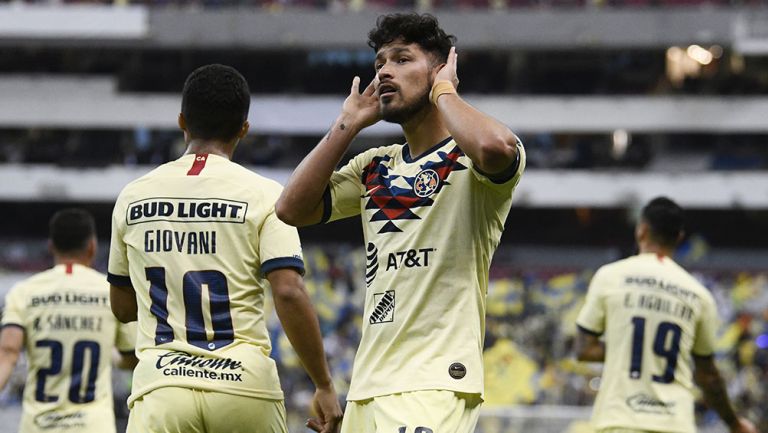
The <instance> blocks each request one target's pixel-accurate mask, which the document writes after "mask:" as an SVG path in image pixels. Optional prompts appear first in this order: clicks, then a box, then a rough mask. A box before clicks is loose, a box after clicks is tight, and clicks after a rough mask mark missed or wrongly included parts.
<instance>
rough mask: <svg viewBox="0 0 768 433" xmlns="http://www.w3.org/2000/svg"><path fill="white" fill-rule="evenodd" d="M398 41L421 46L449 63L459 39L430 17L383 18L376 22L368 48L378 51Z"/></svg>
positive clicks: (413, 14) (401, 15) (399, 14)
mask: <svg viewBox="0 0 768 433" xmlns="http://www.w3.org/2000/svg"><path fill="white" fill-rule="evenodd" d="M398 39H402V40H403V42H405V43H407V44H410V43H416V44H418V45H419V46H420V47H421V48H422V49H423V50H424V51H426V52H428V53H432V54H433V55H434V56H435V57H436V59H437V60H439V61H440V62H445V61H446V60H448V53H450V51H451V47H452V46H454V45H456V36H454V35H448V34H446V33H445V31H444V30H443V29H441V28H440V25H439V24H438V22H437V18H435V17H434V16H432V15H430V14H421V15H420V14H417V13H407V14H402V13H395V14H387V15H381V16H379V18H378V19H377V20H376V27H374V28H373V29H372V30H371V31H370V32H368V46H370V47H371V48H373V50H374V51H376V52H378V51H379V50H380V49H381V47H382V46H384V45H386V44H389V43H391V42H392V41H395V40H398Z"/></svg>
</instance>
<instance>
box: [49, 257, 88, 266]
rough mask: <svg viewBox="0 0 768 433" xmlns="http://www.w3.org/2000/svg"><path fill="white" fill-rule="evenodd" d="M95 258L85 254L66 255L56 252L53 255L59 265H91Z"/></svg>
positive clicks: (55, 263)
mask: <svg viewBox="0 0 768 433" xmlns="http://www.w3.org/2000/svg"><path fill="white" fill-rule="evenodd" d="M92 262H93V260H92V259H91V258H90V257H86V256H85V255H64V254H54V255H53V264H54V265H56V266H58V265H70V264H71V265H82V266H87V267H89V268H90V267H91V264H92Z"/></svg>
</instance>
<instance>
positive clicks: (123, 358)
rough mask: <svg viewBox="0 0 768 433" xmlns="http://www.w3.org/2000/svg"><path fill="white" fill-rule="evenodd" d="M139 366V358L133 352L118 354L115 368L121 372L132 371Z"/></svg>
mask: <svg viewBox="0 0 768 433" xmlns="http://www.w3.org/2000/svg"><path fill="white" fill-rule="evenodd" d="M138 364H139V358H137V357H136V354H135V353H133V352H130V353H120V358H119V359H118V361H117V368H119V369H121V370H133V369H134V368H136V366H137V365H138Z"/></svg>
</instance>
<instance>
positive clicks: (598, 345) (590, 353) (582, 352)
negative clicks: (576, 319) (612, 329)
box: [574, 331, 605, 362]
mask: <svg viewBox="0 0 768 433" xmlns="http://www.w3.org/2000/svg"><path fill="white" fill-rule="evenodd" d="M574 346H575V347H574V349H575V352H576V359H578V360H579V361H582V362H603V361H605V343H603V342H602V341H600V339H599V338H598V337H597V336H596V335H591V334H588V333H585V332H582V331H579V333H578V334H577V335H576V341H575V343H574Z"/></svg>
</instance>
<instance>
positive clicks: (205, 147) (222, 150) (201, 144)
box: [184, 139, 235, 159]
mask: <svg viewBox="0 0 768 433" xmlns="http://www.w3.org/2000/svg"><path fill="white" fill-rule="evenodd" d="M234 152H235V146H234V145H233V144H231V143H225V142H223V141H220V140H202V139H193V140H190V142H189V143H187V150H186V152H184V154H185V155H191V154H198V153H207V154H209V155H218V156H221V157H224V158H227V159H232V154H233V153H234Z"/></svg>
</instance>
